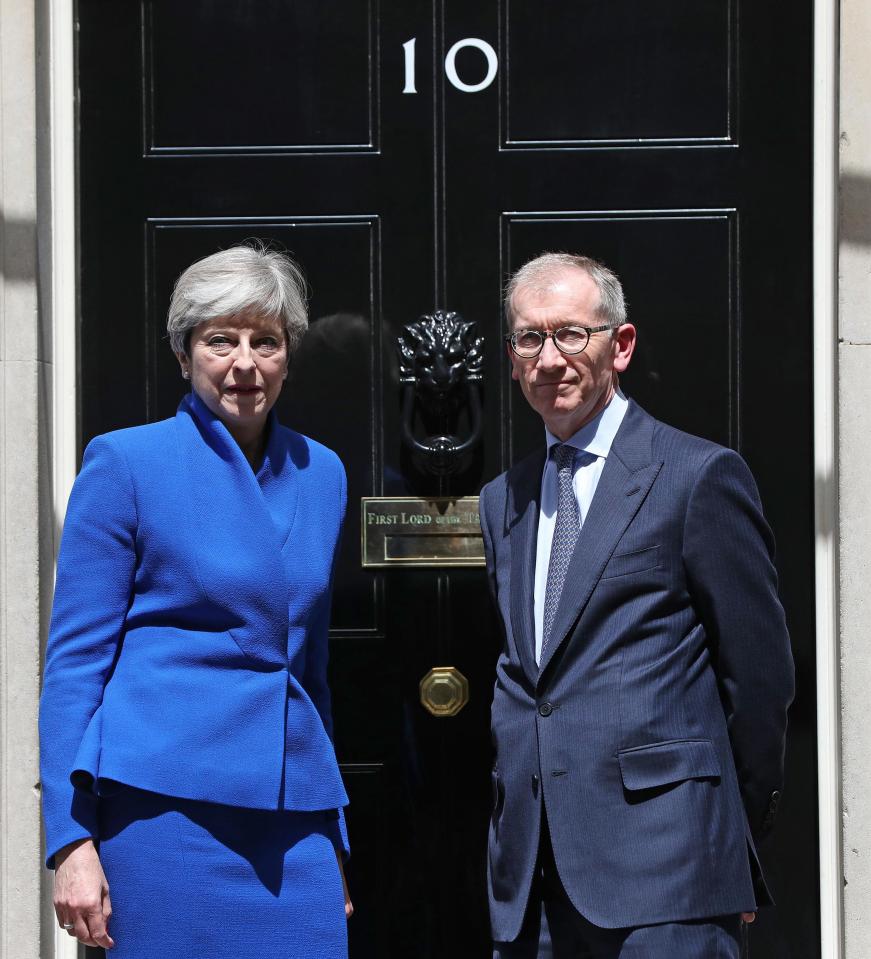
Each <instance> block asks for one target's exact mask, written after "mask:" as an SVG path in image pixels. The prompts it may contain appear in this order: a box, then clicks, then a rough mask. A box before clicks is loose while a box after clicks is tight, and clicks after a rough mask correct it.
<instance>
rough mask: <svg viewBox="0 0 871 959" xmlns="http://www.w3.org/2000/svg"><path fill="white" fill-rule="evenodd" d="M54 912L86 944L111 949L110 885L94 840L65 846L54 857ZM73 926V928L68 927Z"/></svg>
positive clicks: (70, 931)
mask: <svg viewBox="0 0 871 959" xmlns="http://www.w3.org/2000/svg"><path fill="white" fill-rule="evenodd" d="M54 863H55V868H54V911H55V913H56V915H57V921H58V923H59V925H60V926H61V927H63V928H66V930H67V932H68V933H69V934H70V935H71V936H74V937H75V938H76V939H78V940H79V942H81V943H84V944H85V945H86V946H102V947H103V948H104V949H111V948H112V947H113V946H114V945H115V942H114V941H113V939H112V937H111V936H110V935H109V917H110V916H111V915H112V902H111V900H110V899H109V884H108V883H107V882H106V874H105V873H104V872H103V866H102V865H101V863H100V857H99V856H98V855H97V850H96V848H95V847H94V841H93V840H92V839H80V840H78V842H71V843H70V844H69V845H68V846H64V848H63V849H61V850H60V852H58V853H56V854H55V857H54ZM69 926H72V928H67V927H69Z"/></svg>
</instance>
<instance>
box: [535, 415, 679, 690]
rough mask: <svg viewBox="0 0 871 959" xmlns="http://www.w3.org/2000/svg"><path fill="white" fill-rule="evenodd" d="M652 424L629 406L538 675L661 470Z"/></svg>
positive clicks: (577, 548)
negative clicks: (653, 459)
mask: <svg viewBox="0 0 871 959" xmlns="http://www.w3.org/2000/svg"><path fill="white" fill-rule="evenodd" d="M654 422H655V421H654V420H653V419H652V418H651V417H650V416H648V415H647V414H646V413H645V412H644V411H643V410H641V409H640V408H639V407H638V406H636V405H635V404H634V403H632V402H631V401H630V406H629V409H628V410H627V411H626V415H625V417H624V419H623V423H622V424H621V425H620V429H619V430H618V431H617V435H616V436H615V437H614V442H613V444H612V446H611V452H610V453H609V455H608V458H607V459H606V461H605V468H604V469H603V470H602V475H601V477H600V478H599V484H598V486H597V487H596V493H595V495H594V497H593V501H592V503H591V504H590V508H589V510H588V512H587V517H586V519H585V521H584V525H583V527H582V529H581V534H580V536H579V537H578V542H577V544H576V546H575V551H574V553H573V554H572V559H571V562H570V563H569V569H568V572H567V573H566V580H565V585H564V586H563V592H562V595H561V597H560V602H559V606H558V607H557V611H556V618H555V619H554V623H553V627H552V630H551V638H550V640H549V642H548V644H547V647H546V648H545V650H544V655H543V656H542V659H541V664H540V669H539V675H541V674H543V673H544V671H545V669H546V668H547V665H548V663H549V662H550V661H551V660H552V659H553V656H554V654H555V652H556V651H557V649H559V647H560V646H561V645H562V643H563V642H564V641H565V639H566V637H567V636H568V634H569V633H570V632H571V630H572V627H573V626H574V625H575V623H576V622H577V621H578V618H579V617H580V616H581V613H582V612H583V610H584V607H585V606H586V604H587V602H588V601H589V599H590V596H591V594H592V592H593V590H594V589H595V587H596V584H597V583H598V582H599V579H600V577H601V575H602V572H603V571H604V569H605V565H606V564H607V562H608V560H609V559H610V557H611V554H612V553H613V552H614V548H615V547H616V545H617V543H618V542H619V540H620V537H621V536H623V534H624V533H625V532H626V529H627V527H628V526H629V524H630V523H631V522H632V520H633V519H634V518H635V514H636V513H637V512H638V510H639V508H640V507H641V504H642V503H643V502H644V499H645V497H646V496H647V494H648V492H649V491H650V487H651V486H652V485H653V481H654V480H655V479H656V476H657V474H658V473H659V470H660V469H661V467H662V463H661V462H651V440H652V435H653V426H654Z"/></svg>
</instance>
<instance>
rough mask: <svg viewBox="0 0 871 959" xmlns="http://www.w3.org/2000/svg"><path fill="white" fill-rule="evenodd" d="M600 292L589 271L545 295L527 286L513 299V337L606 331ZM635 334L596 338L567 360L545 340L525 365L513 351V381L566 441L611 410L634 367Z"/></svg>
mask: <svg viewBox="0 0 871 959" xmlns="http://www.w3.org/2000/svg"><path fill="white" fill-rule="evenodd" d="M598 305H599V289H598V287H597V286H596V284H595V282H594V281H593V280H592V279H591V278H590V277H589V276H588V275H587V274H586V273H584V272H583V270H576V269H567V270H565V271H564V272H563V273H561V274H558V275H557V277H556V278H555V280H554V282H553V283H552V284H551V285H550V286H549V287H548V288H547V289H546V290H544V291H541V290H536V289H534V288H532V287H529V286H521V287H520V288H519V289H518V290H517V291H516V292H515V293H514V296H513V297H512V300H511V308H512V310H511V312H512V317H513V324H512V331H516V330H540V331H541V332H548V333H552V332H553V331H554V330H557V329H559V328H560V327H561V326H585V327H587V328H591V327H595V326H601V325H602V320H601V318H600V317H599V316H598V315H597V313H596V308H597V307H598ZM634 345H635V328H634V327H633V326H632V325H631V324H629V323H626V324H624V325H623V326H621V327H620V328H619V331H615V335H614V336H613V337H612V336H611V334H610V333H609V332H603V333H594V334H593V335H592V336H591V337H590V341H589V343H588V344H587V348H586V349H585V350H584V352H583V353H575V354H573V355H567V354H565V353H562V352H561V351H560V350H559V349H558V348H557V347H556V345H555V344H554V341H553V339H552V338H548V339H547V340H545V343H544V346H543V348H542V350H541V352H540V353H539V354H538V356H535V357H533V358H532V359H523V358H522V357H519V356H517V354H516V353H515V352H514V351H513V350H512V349H511V347H510V346H509V355H510V357H511V366H512V370H511V375H512V377H513V378H514V379H515V380H517V381H518V382H519V383H520V388H521V389H522V390H523V395H524V396H525V397H526V399H527V401H528V402H529V405H530V406H531V407H532V408H533V409H534V410H535V411H536V413H538V414H539V416H541V418H542V419H543V420H544V422H545V425H546V426H547V428H548V429H549V430H550V431H551V433H553V434H554V436H556V437H558V438H559V439H562V440H566V439H568V438H569V437H570V436H571V435H572V434H573V433H575V432H577V430H579V429H580V428H581V427H582V426H583V425H584V424H585V423H587V422H589V420H591V419H592V418H593V417H594V416H596V414H597V413H599V412H600V411H601V410H603V409H604V408H605V406H606V405H607V404H608V401H609V400H610V399H611V397H612V396H613V395H614V390H615V389H616V385H617V376H616V374H618V373H622V372H623V370H625V369H626V367H627V366H628V365H629V360H630V358H631V356H632V349H633V347H634Z"/></svg>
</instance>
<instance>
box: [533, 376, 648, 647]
mask: <svg viewBox="0 0 871 959" xmlns="http://www.w3.org/2000/svg"><path fill="white" fill-rule="evenodd" d="M628 405H629V404H628V402H627V401H626V397H625V396H624V395H623V394H622V393H621V392H620V391H619V390H617V392H616V393H615V394H614V396H613V397H612V398H611V402H610V403H609V404H608V405H607V406H606V407H605V409H603V410H602V412H601V413H599V414H598V416H596V417H594V418H593V419H592V420H590V422H589V423H586V424H585V425H584V426H582V427H581V428H580V429H579V430H578V431H577V433H575V434H574V436H570V437H569V438H568V439H567V440H566V441H565V442H566V443H567V444H568V445H569V446H574V447H575V448H576V449H577V450H578V451H581V450H583V451H584V452H586V453H589V454H590V456H588V457H579V456H577V455H575V465H574V476H573V478H572V487H573V489H574V491H575V498H576V499H577V501H578V513H579V514H580V522H581V526H583V525H584V519H585V517H586V515H587V511H588V510H589V508H590V503H592V501H593V494H594V493H595V492H596V487H597V486H598V484H599V477H600V476H601V475H602V470H603V469H604V468H605V459H606V458H607V456H608V454H609V453H610V452H611V443H612V442H613V441H614V437H615V435H616V434H617V430H618V429H619V427H620V424H621V423H622V422H623V417H624V416H625V415H626V408H627V407H628ZM545 435H546V438H547V459H546V460H545V464H544V471H543V473H542V475H541V512H540V513H539V515H538V544H537V547H536V551H535V592H534V602H535V661H536V663H538V662H540V661H541V634H542V627H543V624H544V594H545V591H546V589H547V569H548V566H549V565H550V547H551V543H552V542H553V530H554V526H555V525H556V507H557V498H558V494H559V488H558V477H557V469H556V464H555V463H554V461H553V459H552V458H551V455H550V451H551V447H553V446H555V445H556V444H557V443H560V442H562V440H559V439H557V438H556V437H555V436H554V435H553V433H551V432H550V430H548V429H547V428H545ZM592 457H594V458H592Z"/></svg>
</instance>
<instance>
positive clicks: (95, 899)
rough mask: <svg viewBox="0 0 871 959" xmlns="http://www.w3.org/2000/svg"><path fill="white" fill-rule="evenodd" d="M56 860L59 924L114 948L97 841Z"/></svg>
mask: <svg viewBox="0 0 871 959" xmlns="http://www.w3.org/2000/svg"><path fill="white" fill-rule="evenodd" d="M54 860H55V872H54V911H55V913H56V915H57V921H58V924H59V925H60V926H62V927H63V928H64V929H66V931H67V932H68V933H69V934H70V935H71V936H74V937H75V938H76V939H78V940H79V942H81V943H84V945H86V946H102V947H103V948H104V949H111V948H112V947H113V946H114V945H115V942H114V940H113V939H112V937H111V936H110V935H109V917H110V916H111V915H112V903H111V901H110V899H109V884H108V883H107V882H106V874H105V873H104V872H103V866H102V865H101V863H100V857H99V856H98V855H97V850H96V849H95V848H94V841H93V840H92V839H80V840H79V841H78V842H72V843H70V844H69V845H68V846H64V848H63V849H61V851H60V852H59V853H57V854H56V855H55V857H54ZM345 908H346V910H347V906H346V907H345Z"/></svg>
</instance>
